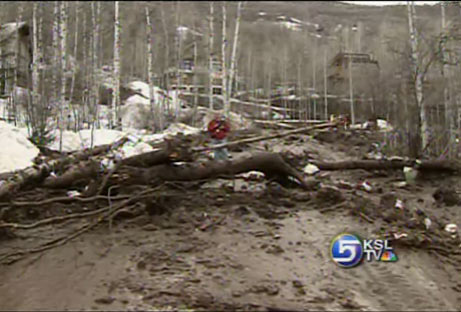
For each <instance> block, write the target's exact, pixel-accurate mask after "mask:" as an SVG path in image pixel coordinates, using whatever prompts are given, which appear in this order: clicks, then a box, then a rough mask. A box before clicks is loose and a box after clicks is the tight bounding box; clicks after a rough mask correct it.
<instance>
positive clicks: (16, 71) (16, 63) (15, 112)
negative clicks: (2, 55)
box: [11, 4, 24, 125]
mask: <svg viewBox="0 0 461 312" xmlns="http://www.w3.org/2000/svg"><path fill="white" fill-rule="evenodd" d="M23 9H24V7H23V6H22V5H21V4H18V16H17V18H16V32H17V33H16V36H17V38H19V23H20V22H21V21H22V13H23ZM14 58H15V60H14V68H15V69H14V74H13V75H14V76H13V77H14V78H13V88H12V93H11V100H12V102H13V107H12V109H13V116H14V125H16V122H17V119H18V116H17V115H18V110H17V99H16V92H15V89H16V87H17V84H18V74H19V68H20V67H19V64H20V63H21V60H20V59H19V40H17V42H16V51H15V56H14Z"/></svg>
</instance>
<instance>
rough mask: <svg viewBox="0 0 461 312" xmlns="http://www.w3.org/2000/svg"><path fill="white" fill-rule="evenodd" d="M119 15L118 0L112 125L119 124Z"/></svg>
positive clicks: (116, 7) (117, 5)
mask: <svg viewBox="0 0 461 312" xmlns="http://www.w3.org/2000/svg"><path fill="white" fill-rule="evenodd" d="M120 31H121V26H120V16H119V1H115V25H114V71H113V87H114V90H113V92H112V114H111V120H112V125H117V126H120V124H119V118H118V117H119V112H118V108H119V105H120V103H119V102H120V49H121V47H120V42H121V41H120Z"/></svg>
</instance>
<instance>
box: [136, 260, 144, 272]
mask: <svg viewBox="0 0 461 312" xmlns="http://www.w3.org/2000/svg"><path fill="white" fill-rule="evenodd" d="M136 268H138V270H144V269H145V268H146V262H144V261H143V260H141V261H139V262H138V263H137V264H136Z"/></svg>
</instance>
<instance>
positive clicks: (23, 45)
mask: <svg viewBox="0 0 461 312" xmlns="http://www.w3.org/2000/svg"><path fill="white" fill-rule="evenodd" d="M30 34H31V30H30V27H29V25H28V24H27V23H25V22H20V23H8V24H3V25H0V95H3V96H5V95H8V94H10V93H11V91H12V88H13V84H14V77H15V73H16V74H17V86H20V87H23V88H28V87H29V86H30V85H31V84H30V78H31V75H30V64H31V63H32V43H31V38H30Z"/></svg>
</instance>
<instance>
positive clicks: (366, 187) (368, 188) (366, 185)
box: [362, 181, 373, 192]
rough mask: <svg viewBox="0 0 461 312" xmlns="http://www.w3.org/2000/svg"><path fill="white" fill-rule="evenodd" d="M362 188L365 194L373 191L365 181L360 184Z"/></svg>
mask: <svg viewBox="0 0 461 312" xmlns="http://www.w3.org/2000/svg"><path fill="white" fill-rule="evenodd" d="M362 188H363V189H364V190H365V191H367V192H371V191H372V190H373V188H372V187H371V185H370V184H369V183H368V182H367V181H364V182H363V183H362Z"/></svg>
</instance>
